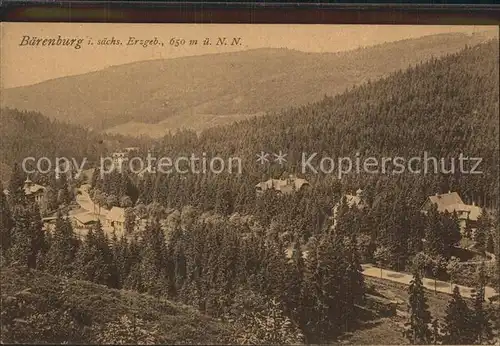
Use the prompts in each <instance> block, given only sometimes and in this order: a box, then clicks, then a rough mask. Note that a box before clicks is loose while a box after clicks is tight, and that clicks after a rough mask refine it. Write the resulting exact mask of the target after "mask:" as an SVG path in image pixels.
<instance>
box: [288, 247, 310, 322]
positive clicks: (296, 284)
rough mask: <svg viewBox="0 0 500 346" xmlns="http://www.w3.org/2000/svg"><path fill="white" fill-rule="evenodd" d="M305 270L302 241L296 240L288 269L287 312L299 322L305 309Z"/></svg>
mask: <svg viewBox="0 0 500 346" xmlns="http://www.w3.org/2000/svg"><path fill="white" fill-rule="evenodd" d="M304 271H305V262H304V257H303V254H302V248H301V245H300V242H299V241H296V242H295V243H294V245H293V249H292V256H291V258H290V260H289V261H288V267H287V271H286V293H285V308H286V309H285V312H286V313H287V314H288V315H289V316H290V317H291V318H292V320H293V321H297V322H300V315H301V312H302V311H303V309H304V306H303V294H304V292H303V290H304Z"/></svg>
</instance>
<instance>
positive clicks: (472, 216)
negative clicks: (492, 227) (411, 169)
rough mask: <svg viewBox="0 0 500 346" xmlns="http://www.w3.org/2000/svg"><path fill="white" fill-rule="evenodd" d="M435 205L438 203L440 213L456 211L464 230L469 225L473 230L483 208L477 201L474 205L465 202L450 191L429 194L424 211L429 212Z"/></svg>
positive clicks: (461, 228) (423, 207)
mask: <svg viewBox="0 0 500 346" xmlns="http://www.w3.org/2000/svg"><path fill="white" fill-rule="evenodd" d="M433 205H436V207H437V210H438V212H440V213H444V212H448V213H450V214H453V213H456V215H457V217H458V222H459V224H460V230H461V231H462V232H463V231H464V230H465V229H466V228H467V227H468V228H470V229H472V230H473V229H474V228H475V226H476V223H477V220H478V218H479V216H480V215H481V214H482V209H481V208H480V207H479V206H477V205H475V203H473V204H472V205H468V204H465V203H464V201H463V200H462V198H460V196H459V194H458V193H456V192H450V191H449V192H448V193H444V194H435V195H434V196H429V197H428V198H427V200H426V201H425V203H424V205H423V206H422V208H421V210H422V212H423V213H427V211H429V210H430V208H431V206H433Z"/></svg>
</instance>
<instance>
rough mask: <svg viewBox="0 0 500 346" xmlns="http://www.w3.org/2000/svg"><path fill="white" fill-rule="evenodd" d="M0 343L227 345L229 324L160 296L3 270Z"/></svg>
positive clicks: (33, 272)
mask: <svg viewBox="0 0 500 346" xmlns="http://www.w3.org/2000/svg"><path fill="white" fill-rule="evenodd" d="M1 288H2V290H1V292H2V296H1V299H2V316H1V325H2V337H1V341H2V343H4V342H5V343H35V344H36V343H41V344H45V343H49V344H60V343H70V344H73V343H79V344H138V343H139V344H173V343H176V342H178V341H179V340H182V341H184V342H185V343H192V344H199V343H200V344H201V343H210V344H227V343H230V342H231V341H233V342H234V340H236V339H235V338H234V337H235V332H234V330H233V328H232V326H230V325H228V324H224V323H221V322H217V321H215V320H214V319H211V318H209V317H208V316H205V315H202V314H201V313H199V312H198V311H196V310H195V309H194V308H191V307H188V306H185V305H183V304H180V303H174V302H171V301H168V300H166V299H164V298H158V297H153V296H148V295H145V294H139V293H136V292H132V291H120V290H115V289H109V288H107V287H105V286H102V285H97V284H94V283H90V282H86V281H79V280H74V279H67V278H62V277H58V276H53V275H50V274H47V273H45V272H42V271H37V270H30V269H27V268H18V267H13V268H7V267H2V280H1Z"/></svg>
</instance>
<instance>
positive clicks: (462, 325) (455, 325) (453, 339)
mask: <svg viewBox="0 0 500 346" xmlns="http://www.w3.org/2000/svg"><path fill="white" fill-rule="evenodd" d="M471 328H472V326H471V311H470V310H469V307H468V306H467V303H466V302H465V301H464V299H463V298H462V296H461V294H460V290H459V288H458V286H455V288H454V289H453V295H452V297H451V299H450V302H449V303H448V306H447V307H446V316H445V318H444V337H443V343H444V344H447V345H464V344H472V343H473V342H474V341H475V340H474V336H473V335H472V333H471Z"/></svg>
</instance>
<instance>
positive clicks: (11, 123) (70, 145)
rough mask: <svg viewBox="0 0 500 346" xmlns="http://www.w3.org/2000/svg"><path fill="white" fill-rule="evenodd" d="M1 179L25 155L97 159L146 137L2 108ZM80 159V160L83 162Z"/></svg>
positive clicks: (0, 138) (142, 141)
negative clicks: (102, 131)
mask: <svg viewBox="0 0 500 346" xmlns="http://www.w3.org/2000/svg"><path fill="white" fill-rule="evenodd" d="M0 130H1V131H0V132H1V135H0V181H1V180H6V179H7V178H8V174H9V173H10V167H11V166H12V164H13V163H14V162H21V161H22V160H23V159H24V158H25V157H29V156H33V157H35V158H40V157H48V158H49V159H50V160H51V162H54V159H55V157H57V156H59V157H62V156H64V157H67V158H69V159H71V158H75V159H78V160H81V159H82V158H83V157H86V158H87V160H89V161H92V160H97V159H98V155H99V154H101V153H103V154H104V153H106V151H108V150H113V149H116V148H120V147H129V146H139V145H142V144H144V143H145V140H144V139H139V138H127V137H124V136H118V135H115V136H105V135H102V134H99V133H95V132H92V131H88V130H86V129H84V128H82V127H80V126H76V125H69V124H65V123H62V122H58V121H54V120H50V119H48V118H46V117H45V116H43V115H42V114H40V113H37V112H21V111H18V110H15V109H9V108H2V109H1V111H0ZM79 162H80V161H79Z"/></svg>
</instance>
